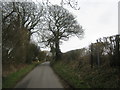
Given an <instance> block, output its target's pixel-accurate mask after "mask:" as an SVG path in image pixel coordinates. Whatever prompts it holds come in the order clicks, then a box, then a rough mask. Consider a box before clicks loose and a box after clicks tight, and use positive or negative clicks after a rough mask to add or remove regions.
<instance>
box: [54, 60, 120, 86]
mask: <svg viewBox="0 0 120 90" xmlns="http://www.w3.org/2000/svg"><path fill="white" fill-rule="evenodd" d="M73 64H74V63H73ZM52 67H53V69H54V71H55V72H56V73H57V74H58V75H59V76H60V77H62V79H64V81H66V82H67V83H68V84H69V85H70V86H72V88H120V78H119V75H120V74H119V71H118V69H116V68H111V67H104V66H101V67H99V68H98V67H94V68H92V69H91V68H90V66H88V65H83V66H81V68H79V70H78V68H73V67H72V65H71V64H70V63H69V64H66V63H64V62H63V61H57V62H55V64H53V65H52Z"/></svg>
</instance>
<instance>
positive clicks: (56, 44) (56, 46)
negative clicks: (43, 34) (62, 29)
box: [55, 41, 61, 60]
mask: <svg viewBox="0 0 120 90" xmlns="http://www.w3.org/2000/svg"><path fill="white" fill-rule="evenodd" d="M60 59H61V51H60V47H59V41H56V42H55V60H60Z"/></svg>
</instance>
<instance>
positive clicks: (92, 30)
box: [50, 0, 119, 52]
mask: <svg viewBox="0 0 120 90" xmlns="http://www.w3.org/2000/svg"><path fill="white" fill-rule="evenodd" d="M50 1H51V3H53V4H58V3H60V2H59V1H60V0H50ZM78 1H79V6H80V10H73V9H72V8H70V7H68V6H65V8H66V9H68V10H69V11H70V12H71V13H73V15H75V16H76V17H77V20H78V23H79V24H80V25H82V26H83V29H84V30H85V35H84V38H83V39H78V38H77V37H72V38H70V39H69V41H65V42H63V43H62V45H60V48H61V51H62V52H67V51H70V50H74V49H79V48H82V47H86V46H88V45H89V44H90V43H94V42H95V41H96V39H98V38H102V37H106V36H111V35H116V34H118V1H119V0H78Z"/></svg>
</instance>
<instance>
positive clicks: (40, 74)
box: [15, 62, 63, 88]
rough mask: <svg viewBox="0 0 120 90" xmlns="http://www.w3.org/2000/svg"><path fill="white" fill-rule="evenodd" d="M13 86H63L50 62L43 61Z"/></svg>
mask: <svg viewBox="0 0 120 90" xmlns="http://www.w3.org/2000/svg"><path fill="white" fill-rule="evenodd" d="M15 88H63V86H62V84H61V82H60V81H59V79H58V77H57V76H56V74H55V73H54V71H53V70H52V68H51V67H50V62H44V63H42V64H40V65H38V66H37V67H36V68H35V69H33V70H32V71H31V72H30V73H29V74H28V75H27V76H25V77H24V78H23V79H22V80H21V81H20V82H19V83H18V84H17V85H16V86H15Z"/></svg>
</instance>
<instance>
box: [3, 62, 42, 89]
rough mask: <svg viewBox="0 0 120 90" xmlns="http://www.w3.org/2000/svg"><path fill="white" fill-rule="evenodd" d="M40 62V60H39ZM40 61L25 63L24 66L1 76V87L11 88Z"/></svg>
mask: <svg viewBox="0 0 120 90" xmlns="http://www.w3.org/2000/svg"><path fill="white" fill-rule="evenodd" d="M40 63H41V62H40ZM40 63H33V64H29V65H26V66H25V67H24V68H21V69H20V70H18V71H16V72H13V73H11V74H10V75H7V76H6V77H4V78H3V80H2V81H3V83H2V88H13V87H14V86H15V85H16V83H17V82H18V81H20V80H21V79H22V78H23V77H24V76H25V75H26V74H27V73H29V72H30V71H31V70H32V69H33V68H34V67H36V66H37V65H38V64H40Z"/></svg>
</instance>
